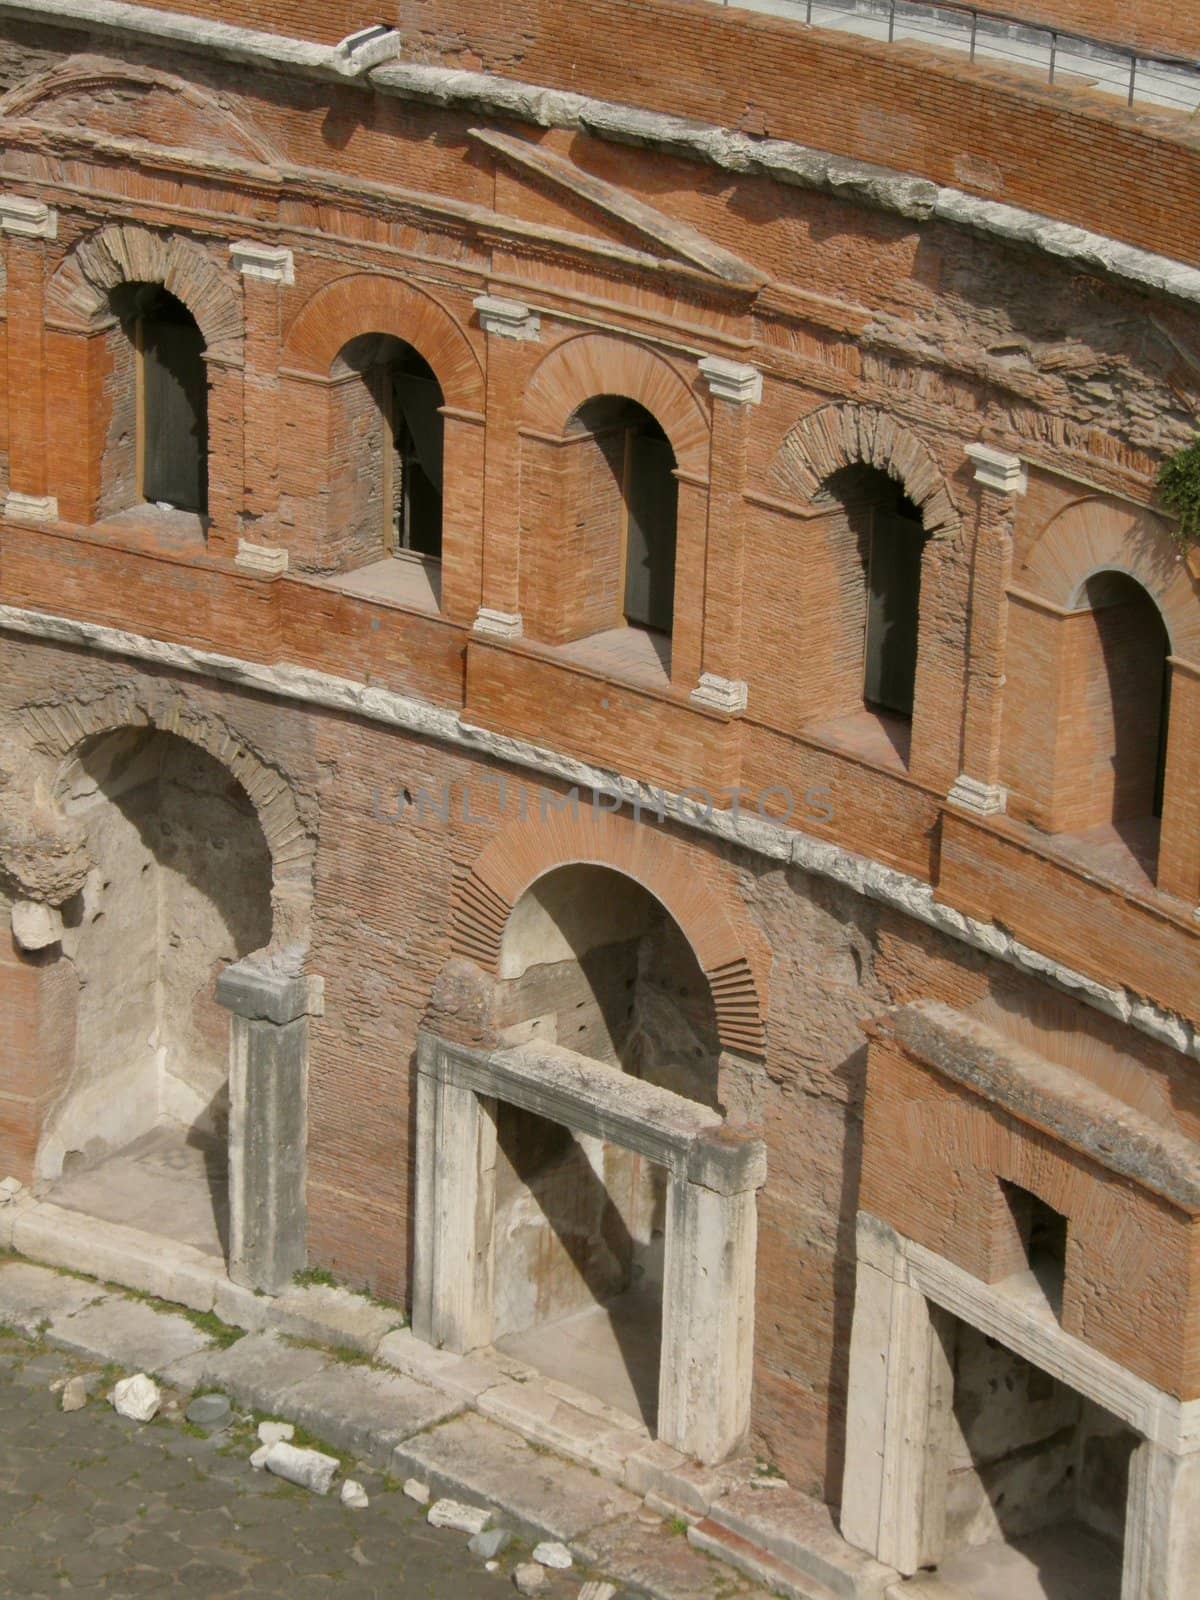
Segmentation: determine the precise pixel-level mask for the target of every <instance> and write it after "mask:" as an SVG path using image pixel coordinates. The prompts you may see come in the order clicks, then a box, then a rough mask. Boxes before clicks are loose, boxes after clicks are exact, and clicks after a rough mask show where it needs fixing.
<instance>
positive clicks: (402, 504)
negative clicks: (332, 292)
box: [383, 346, 444, 560]
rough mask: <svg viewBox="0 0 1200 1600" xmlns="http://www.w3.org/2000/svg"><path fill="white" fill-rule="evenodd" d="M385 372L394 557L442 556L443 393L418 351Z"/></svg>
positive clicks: (390, 536)
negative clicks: (397, 555)
mask: <svg viewBox="0 0 1200 1600" xmlns="http://www.w3.org/2000/svg"><path fill="white" fill-rule="evenodd" d="M403 348H404V353H403V354H402V355H401V356H399V357H397V358H396V359H395V360H393V361H391V362H389V363H388V365H387V366H386V367H385V368H384V369H383V372H384V378H383V387H384V396H383V404H384V414H385V417H386V418H387V426H388V430H389V433H390V436H391V452H390V466H391V485H390V488H391V492H390V494H389V495H388V496H387V497H386V500H387V513H386V514H387V529H386V541H387V547H388V550H389V552H390V553H392V554H396V553H399V552H402V551H411V552H412V553H413V554H414V555H421V556H430V557H433V558H434V559H438V560H440V558H441V554H442V448H443V433H444V429H443V421H442V413H441V406H442V391H441V386H440V385H439V383H438V381H437V379H436V378H435V377H434V375H433V370H432V368H431V367H430V366H429V364H428V363H427V362H426V361H424V360H423V359H422V358H421V357H420V356H419V355H418V354H417V352H416V351H415V350H413V349H412V348H411V347H408V346H405V347H403Z"/></svg>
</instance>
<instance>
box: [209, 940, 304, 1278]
mask: <svg viewBox="0 0 1200 1600" xmlns="http://www.w3.org/2000/svg"><path fill="white" fill-rule="evenodd" d="M217 1000H218V1001H219V1002H220V1004H221V1005H223V1006H224V1007H225V1008H226V1009H227V1010H228V1011H230V1012H231V1013H232V1016H231V1019H230V1041H229V1276H230V1277H231V1278H232V1279H233V1281H234V1282H235V1283H240V1284H244V1285H245V1286H246V1287H247V1288H250V1289H260V1290H262V1291H263V1293H265V1294H280V1293H282V1292H283V1290H284V1289H286V1288H287V1286H288V1285H289V1283H290V1282H291V1280H292V1278H293V1276H294V1275H295V1273H297V1272H298V1271H299V1270H300V1269H301V1268H302V1267H303V1266H304V1264H305V1261H306V1260H307V1249H308V1213H307V1204H306V1197H305V1190H306V1182H307V1142H308V1012H309V1003H310V1002H309V984H308V980H307V979H306V978H303V977H300V976H296V975H289V974H285V973H281V972H279V971H277V970H275V969H273V968H271V967H269V966H267V965H265V964H261V963H259V962H256V961H255V960H254V959H253V958H247V959H246V960H245V961H239V962H238V963H237V964H236V965H234V966H231V967H227V968H226V969H225V971H224V972H223V973H222V974H221V976H220V977H219V978H218V979H217Z"/></svg>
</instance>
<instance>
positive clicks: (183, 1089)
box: [38, 729, 271, 1178]
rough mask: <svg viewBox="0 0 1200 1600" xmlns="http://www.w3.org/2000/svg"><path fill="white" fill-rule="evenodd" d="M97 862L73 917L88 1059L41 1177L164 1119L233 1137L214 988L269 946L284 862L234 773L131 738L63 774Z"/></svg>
mask: <svg viewBox="0 0 1200 1600" xmlns="http://www.w3.org/2000/svg"><path fill="white" fill-rule="evenodd" d="M59 798H60V803H61V805H62V807H63V810H64V811H65V812H66V813H67V814H68V815H69V816H72V817H75V818H77V819H78V820H79V821H80V822H82V823H83V825H84V827H85V829H86V833H87V842H88V850H89V854H90V856H91V859H92V862H93V867H92V870H91V871H90V872H89V874H88V878H87V882H86V883H85V885H84V888H83V891H82V893H81V894H80V895H79V896H77V897H76V900H75V901H74V902H72V903H71V905H70V906H69V907H68V908H67V911H68V917H67V921H68V924H69V925H68V927H67V930H66V933H65V936H64V939H63V955H64V957H65V958H66V959H68V960H69V961H70V962H71V963H72V964H73V966H74V969H75V972H76V975H77V978H78V983H79V1001H78V1015H77V1025H76V1044H75V1056H74V1062H73V1066H72V1070H71V1073H70V1076H69V1079H68V1082H67V1087H66V1090H65V1093H64V1095H63V1097H62V1098H61V1100H60V1102H59V1104H58V1105H57V1106H56V1107H55V1108H54V1110H53V1111H52V1113H51V1115H50V1117H49V1118H48V1122H47V1127H46V1129H45V1131H44V1133H43V1138H42V1143H41V1147H40V1150H39V1156H38V1176H39V1177H42V1178H53V1177H56V1176H57V1175H58V1173H59V1172H60V1171H61V1170H62V1165H63V1161H64V1159H65V1157H66V1156H67V1155H68V1153H70V1152H78V1154H79V1158H80V1159H81V1160H82V1162H83V1164H84V1165H93V1164H95V1163H96V1162H97V1161H100V1160H103V1159H104V1158H105V1157H106V1156H107V1155H109V1154H111V1153H112V1152H114V1151H116V1150H119V1149H121V1148H123V1147H124V1146H126V1145H128V1144H129V1143H131V1142H132V1141H133V1140H135V1139H137V1138H138V1137H139V1136H141V1135H142V1134H144V1133H145V1132H147V1130H149V1129H151V1128H153V1127H155V1126H157V1125H158V1124H160V1123H164V1122H166V1123H175V1124H177V1125H181V1126H183V1127H186V1128H193V1129H195V1130H197V1134H198V1136H203V1135H211V1136H220V1135H223V1132H224V1118H225V1108H226V1102H227V1078H228V1055H229V1044H228V1041H229V1019H228V1014H227V1013H226V1012H225V1010H224V1009H223V1008H221V1007H220V1006H218V1005H217V1003H216V1000H215V997H214V986H215V983H216V978H217V976H218V974H219V973H220V972H221V971H222V970H223V968H224V967H226V966H228V965H229V964H230V963H232V962H235V961H238V960H240V959H241V958H242V957H243V956H246V955H249V954H250V953H251V952H252V951H254V950H257V949H259V948H261V947H262V946H264V945H266V944H267V943H268V942H269V940H270V937H271V857H270V851H269V849H268V847H267V842H266V839H265V838H264V836H263V833H262V829H261V826H260V824H259V822H258V818H257V816H256V814H255V812H254V809H253V807H252V805H251V804H250V801H249V799H248V798H247V796H246V794H245V793H244V791H243V790H242V789H241V788H240V786H239V785H238V784H237V782H236V780H235V779H234V778H233V777H232V775H231V774H230V773H229V772H228V771H227V770H226V769H225V768H223V767H222V766H221V765H220V764H219V763H218V762H217V761H215V760H214V759H213V758H212V757H211V756H209V755H207V754H206V753H205V752H204V751H202V750H200V749H198V748H197V747H196V746H194V745H192V744H190V743H189V742H188V741H187V740H185V739H182V738H179V737H177V736H176V735H173V734H166V733H161V732H158V731H156V730H151V729H123V730H120V731H118V732H115V733H112V734H107V735H104V736H103V737H101V738H99V739H97V740H95V741H92V742H90V743H89V744H87V745H86V746H84V747H83V748H82V749H81V750H80V751H78V752H77V753H76V754H75V756H74V757H72V758H71V760H70V761H69V762H68V764H67V765H66V767H65V768H64V771H63V774H62V777H61V780H60V784H59Z"/></svg>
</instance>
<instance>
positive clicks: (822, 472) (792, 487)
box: [771, 405, 961, 538]
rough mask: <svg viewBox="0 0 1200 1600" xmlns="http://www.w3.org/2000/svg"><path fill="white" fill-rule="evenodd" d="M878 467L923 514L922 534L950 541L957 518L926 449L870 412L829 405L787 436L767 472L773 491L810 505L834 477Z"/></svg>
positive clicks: (898, 427)
mask: <svg viewBox="0 0 1200 1600" xmlns="http://www.w3.org/2000/svg"><path fill="white" fill-rule="evenodd" d="M853 466H867V467H878V468H879V469H880V471H881V472H886V473H887V474H888V475H889V476H890V477H892V478H895V480H896V481H897V483H900V484H902V485H903V487H904V492H905V493H906V494H907V495H908V497H909V499H910V500H911V501H912V502H913V504H914V505H917V506H919V507H920V508H921V520H922V522H923V523H924V526H925V532H926V533H927V534H929V535H931V536H936V537H939V538H947V537H953V535H954V534H956V533H957V532H958V531H959V528H960V525H961V518H960V517H959V514H958V510H957V508H956V506H955V504H954V501H953V499H952V498H951V495H950V490H949V487H948V486H947V483H946V479H945V476H944V474H943V473H942V470H941V468H940V467H939V466H938V464H937V462H936V460H935V459H934V457H933V455H932V453H931V452H930V450H929V448H928V446H927V445H926V444H925V443H924V442H923V441H922V440H921V439H920V438H919V437H918V436H917V435H916V434H915V433H913V432H912V431H911V430H910V429H909V428H906V427H904V425H903V424H902V423H899V422H897V421H896V420H895V418H894V417H891V416H889V415H888V413H887V412H886V411H880V410H878V409H877V408H876V407H874V406H860V405H827V406H822V407H821V408H820V410H818V411H812V412H810V413H809V415H808V416H807V417H804V418H802V419H801V421H799V422H798V423H797V424H796V425H795V427H794V428H792V429H791V430H790V432H789V433H788V434H787V436H786V438H785V439H784V441H783V443H782V444H781V445H780V447H779V450H778V452H777V454H776V456H775V460H774V463H773V465H772V469H771V477H772V480H773V483H774V487H775V488H776V489H777V490H779V491H780V492H781V493H783V494H785V495H787V496H788V497H789V498H791V499H793V500H805V501H807V500H814V499H815V498H816V497H817V495H818V494H819V493H820V491H821V488H822V486H823V485H824V484H825V483H826V482H827V481H828V479H829V478H831V477H832V476H833V474H834V473H835V472H841V471H842V470H843V469H844V468H846V467H853Z"/></svg>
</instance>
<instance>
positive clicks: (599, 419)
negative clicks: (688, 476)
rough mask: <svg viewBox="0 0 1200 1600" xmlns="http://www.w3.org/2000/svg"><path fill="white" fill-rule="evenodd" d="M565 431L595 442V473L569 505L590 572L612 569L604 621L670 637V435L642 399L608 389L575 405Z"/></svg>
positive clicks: (673, 507)
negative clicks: (608, 616) (608, 615)
mask: <svg viewBox="0 0 1200 1600" xmlns="http://www.w3.org/2000/svg"><path fill="white" fill-rule="evenodd" d="M567 432H568V433H570V434H574V435H581V434H587V435H590V436H591V439H592V440H593V441H594V444H595V446H596V447H597V455H596V456H595V457H594V458H593V466H594V467H595V468H596V469H597V471H596V475H589V476H587V477H586V478H585V479H581V480H580V487H579V491H578V493H579V496H580V497H581V499H582V501H583V503H581V504H578V505H576V506H575V507H574V520H575V523H576V526H577V528H578V529H579V530H586V532H585V533H584V537H583V539H582V540H581V541H580V544H579V545H578V546H577V548H578V549H579V550H580V552H581V553H583V552H586V559H588V560H589V561H590V562H592V563H594V564H595V567H596V571H600V570H605V571H610V570H611V571H612V572H613V573H614V575H615V578H616V588H615V594H614V595H613V599H614V600H615V607H614V610H615V612H616V614H615V615H613V616H612V622H611V623H610V624H609V626H611V625H613V624H619V622H620V621H621V620H624V621H625V622H626V623H628V624H629V625H630V626H632V627H637V628H646V629H649V630H650V631H652V632H655V633H661V634H665V635H668V636H669V635H670V633H671V631H672V628H673V626H674V619H675V547H676V527H677V521H678V515H679V484H678V481H677V480H676V477H675V452H674V451H673V450H672V448H671V445H670V441H669V440H668V439H667V436H666V434H665V433H664V432H663V430H662V428H661V427H660V425H659V424H658V422H657V421H656V420H655V418H654V417H653V416H652V415H651V414H650V412H649V411H647V410H646V408H645V407H644V406H641V405H638V404H637V403H636V401H633V400H622V399H618V398H616V397H613V396H602V397H599V398H597V399H595V400H589V401H588V402H587V404H586V405H583V406H581V407H580V408H579V410H578V411H577V412H576V413H575V415H574V416H573V417H572V419H571V421H570V423H569V424H568V428H567ZM610 540H611V541H613V542H612V543H611V544H610V543H609V541H610ZM618 542H619V550H618V548H617V543H618ZM612 563H615V566H613V565H611V564H612ZM593 575H594V574H593Z"/></svg>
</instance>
